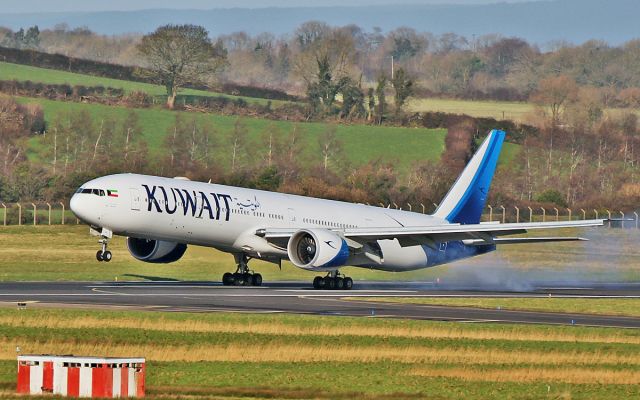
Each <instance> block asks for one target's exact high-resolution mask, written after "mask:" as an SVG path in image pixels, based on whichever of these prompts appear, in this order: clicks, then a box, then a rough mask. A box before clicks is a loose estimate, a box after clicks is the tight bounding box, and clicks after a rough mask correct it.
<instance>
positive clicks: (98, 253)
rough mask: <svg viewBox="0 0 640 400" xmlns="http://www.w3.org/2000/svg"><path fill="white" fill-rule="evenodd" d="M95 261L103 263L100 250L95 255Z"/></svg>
mask: <svg viewBox="0 0 640 400" xmlns="http://www.w3.org/2000/svg"><path fill="white" fill-rule="evenodd" d="M96 260H98V261H103V259H102V250H98V252H97V253H96Z"/></svg>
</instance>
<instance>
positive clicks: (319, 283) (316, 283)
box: [313, 276, 324, 289]
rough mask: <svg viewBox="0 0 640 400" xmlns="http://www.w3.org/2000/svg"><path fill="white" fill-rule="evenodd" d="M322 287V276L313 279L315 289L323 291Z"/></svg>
mask: <svg viewBox="0 0 640 400" xmlns="http://www.w3.org/2000/svg"><path fill="white" fill-rule="evenodd" d="M322 286H324V282H322V277H321V276H316V277H315V278H313V288H314V289H322Z"/></svg>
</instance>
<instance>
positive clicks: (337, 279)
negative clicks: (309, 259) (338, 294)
mask: <svg viewBox="0 0 640 400" xmlns="http://www.w3.org/2000/svg"><path fill="white" fill-rule="evenodd" d="M313 288H314V289H325V290H351V289H352V288H353V279H351V278H350V277H348V276H344V275H342V276H341V274H340V272H339V271H337V270H336V271H331V272H329V273H328V274H327V276H325V277H321V276H316V277H315V278H314V279H313Z"/></svg>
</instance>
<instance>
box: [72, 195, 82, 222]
mask: <svg viewBox="0 0 640 400" xmlns="http://www.w3.org/2000/svg"><path fill="white" fill-rule="evenodd" d="M82 203H83V202H82V199H81V198H80V197H79V196H78V195H77V194H74V195H73V196H71V200H69V208H71V211H73V213H74V214H75V215H76V217H78V218H80V219H82V220H84V219H85V218H84V217H85V216H84V213H83V210H82Z"/></svg>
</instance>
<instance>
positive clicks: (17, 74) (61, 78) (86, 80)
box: [0, 62, 283, 105]
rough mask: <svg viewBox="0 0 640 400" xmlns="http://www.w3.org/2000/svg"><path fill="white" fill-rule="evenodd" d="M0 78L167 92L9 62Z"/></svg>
mask: <svg viewBox="0 0 640 400" xmlns="http://www.w3.org/2000/svg"><path fill="white" fill-rule="evenodd" d="M0 80H16V81H32V82H39V83H49V84H56V85H62V84H68V85H71V86H74V85H84V86H104V87H112V88H117V89H124V91H125V92H126V93H130V92H134V91H140V92H146V93H147V94H149V95H150V96H159V97H162V96H166V95H167V91H166V89H165V88H164V87H163V86H160V85H153V84H149V83H142V82H132V81H124V80H121V79H111V78H103V77H99V76H93V75H84V74H78V73H74V72H67V71H60V70H56V69H47V68H39V67H32V66H29V65H20V64H11V63H6V62H0ZM179 94H180V95H185V96H223V97H228V98H231V99H237V98H242V99H244V100H246V101H248V102H253V103H259V104H267V102H268V101H269V100H267V99H259V98H253V97H243V96H233V95H228V94H223V93H217V92H210V91H205V90H195V89H184V90H181V91H180V92H179ZM271 102H272V104H273V105H278V104H281V103H283V101H280V100H272V101H271Z"/></svg>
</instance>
